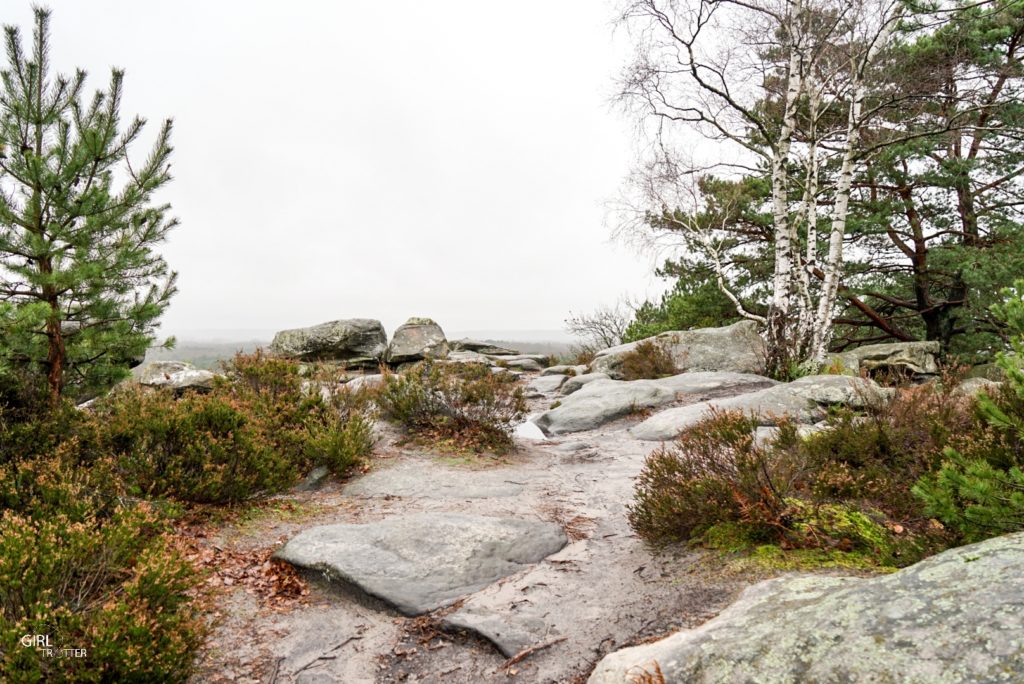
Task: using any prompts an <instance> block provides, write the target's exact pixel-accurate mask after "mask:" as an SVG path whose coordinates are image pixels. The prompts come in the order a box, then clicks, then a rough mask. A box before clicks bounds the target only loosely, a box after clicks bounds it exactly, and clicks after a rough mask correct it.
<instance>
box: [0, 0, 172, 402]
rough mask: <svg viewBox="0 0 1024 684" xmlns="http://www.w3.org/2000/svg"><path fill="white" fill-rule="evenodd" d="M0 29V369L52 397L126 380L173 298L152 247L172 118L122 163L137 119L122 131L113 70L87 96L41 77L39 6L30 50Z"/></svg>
mask: <svg viewBox="0 0 1024 684" xmlns="http://www.w3.org/2000/svg"><path fill="white" fill-rule="evenodd" d="M5 32H6V35H5V43H6V51H7V62H8V64H7V68H6V70H4V71H3V72H2V73H0V179H2V180H3V182H4V183H5V188H6V190H5V192H3V193H0V374H3V373H6V372H11V371H12V370H18V369H20V370H27V371H28V372H31V373H38V375H39V376H40V377H41V378H45V379H46V383H47V386H48V391H49V394H50V401H51V403H52V404H53V405H56V404H57V400H58V398H59V397H60V395H61V394H62V393H63V392H64V391H65V389H66V390H67V391H69V392H70V393H71V395H72V396H82V395H87V394H90V393H95V392H97V391H100V390H102V389H104V388H107V387H109V386H111V385H112V384H113V383H114V382H116V381H117V380H119V379H120V378H122V377H125V376H126V374H127V368H128V366H129V364H130V363H131V362H132V361H137V360H141V359H142V358H143V356H144V354H145V351H146V348H147V347H149V346H150V344H151V342H152V341H153V338H154V330H155V325H156V321H157V319H158V318H159V316H160V315H161V313H162V312H163V311H164V309H165V308H166V307H167V305H168V302H169V300H170V298H171V296H172V295H173V294H174V292H175V286H174V281H175V274H174V273H172V272H170V271H169V270H168V268H167V265H166V263H165V262H164V260H163V259H162V258H161V257H160V256H159V255H158V254H157V253H156V252H155V251H154V248H155V247H156V246H157V245H158V244H159V243H161V242H162V241H163V240H164V239H165V237H166V236H167V234H168V231H170V230H171V228H173V227H174V226H175V224H176V220H174V219H172V218H169V216H168V212H169V206H168V205H165V204H156V203H154V194H155V193H157V192H158V191H159V190H160V189H161V188H163V187H164V186H165V185H166V184H167V183H168V182H169V181H170V179H171V176H170V172H169V163H168V161H169V158H170V154H171V146H170V135H171V122H170V121H169V120H168V121H166V122H164V124H163V126H162V127H161V129H160V131H159V132H158V134H157V136H156V140H155V143H154V145H153V148H152V150H151V151H150V153H149V155H148V157H146V158H145V159H143V160H141V161H137V162H136V163H135V164H133V165H129V161H128V154H129V150H130V149H131V147H132V145H133V143H135V142H136V141H137V140H138V139H139V136H140V135H141V133H142V131H143V127H144V121H143V120H142V119H139V118H135V119H134V120H132V121H130V122H129V123H128V124H127V125H122V122H121V118H120V111H119V110H120V106H121V101H122V99H123V93H122V85H123V79H124V74H123V72H122V71H120V70H117V69H115V70H114V71H113V72H112V75H111V80H110V85H109V88H108V90H106V91H100V92H97V93H96V94H95V95H94V96H93V97H92V98H88V97H87V96H85V94H84V84H85V72H84V71H77V72H75V74H74V75H73V76H70V77H69V76H64V75H54V74H53V73H52V72H51V65H50V55H49V52H50V50H49V12H48V11H47V10H43V9H37V10H36V12H35V26H34V44H33V46H32V50H31V53H30V54H26V53H25V51H24V50H23V48H22V45H21V39H20V36H19V32H18V29H17V28H15V27H12V26H8V27H6V29H5ZM118 179H125V180H124V182H123V184H121V185H119V184H118V183H117V182H115V181H116V180H118Z"/></svg>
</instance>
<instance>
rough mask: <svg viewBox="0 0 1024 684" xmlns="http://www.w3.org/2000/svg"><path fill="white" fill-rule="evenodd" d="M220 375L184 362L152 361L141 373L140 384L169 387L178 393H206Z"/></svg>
mask: <svg viewBox="0 0 1024 684" xmlns="http://www.w3.org/2000/svg"><path fill="white" fill-rule="evenodd" d="M218 375H219V374H218V373H214V372H213V371H208V370H199V369H198V368H196V367H195V366H193V365H192V364H191V363H185V362H184V361H152V362H150V363H148V364H146V366H144V367H143V368H142V370H141V371H140V373H139V376H138V383H139V384H140V385H143V386H145V387H169V388H171V389H173V390H174V391H176V392H184V391H185V390H197V391H200V392H206V391H209V390H210V389H212V388H213V383H214V380H215V379H216V378H217V377H218Z"/></svg>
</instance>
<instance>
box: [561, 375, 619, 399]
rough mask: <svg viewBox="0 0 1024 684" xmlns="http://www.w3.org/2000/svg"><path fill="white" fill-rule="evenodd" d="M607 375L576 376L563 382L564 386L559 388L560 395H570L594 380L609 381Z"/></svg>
mask: <svg viewBox="0 0 1024 684" xmlns="http://www.w3.org/2000/svg"><path fill="white" fill-rule="evenodd" d="M610 379H611V378H609V377H608V374H607V373H585V374H583V375H577V376H574V377H571V378H569V379H568V380H566V381H565V384H564V385H562V387H561V393H562V394H564V395H568V394H572V393H573V392H575V391H576V390H578V389H579V388H581V387H583V386H584V385H586V384H587V383H590V382H593V381H594V380H610Z"/></svg>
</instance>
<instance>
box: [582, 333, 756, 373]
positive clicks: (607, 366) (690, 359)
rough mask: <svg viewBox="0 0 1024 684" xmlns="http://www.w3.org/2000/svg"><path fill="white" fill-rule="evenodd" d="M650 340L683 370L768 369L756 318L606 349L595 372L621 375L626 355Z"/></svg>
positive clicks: (597, 359) (595, 364) (599, 355)
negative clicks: (754, 320)
mask: <svg viewBox="0 0 1024 684" xmlns="http://www.w3.org/2000/svg"><path fill="white" fill-rule="evenodd" d="M647 341H649V342H652V343H654V344H656V345H658V346H660V347H662V348H663V349H665V351H667V352H668V353H669V355H670V356H671V357H672V361H673V362H674V363H675V365H676V368H677V369H679V370H680V371H732V372H734V373H763V372H764V359H765V354H764V342H763V341H762V340H761V336H760V335H759V334H758V332H757V324H756V323H754V322H753V321H740V322H738V323H733V324H732V325H727V326H724V327H721V328H701V329H699V330H676V331H671V332H664V333H661V334H660V335H656V336H655V337H650V338H648V339H647V340H640V341H638V342H630V343H628V344H620V345H619V346H617V347H611V348H609V349H603V350H601V351H599V352H598V353H597V355H596V357H595V358H594V360H593V362H592V363H591V364H590V370H591V372H593V373H607V374H608V375H610V376H611V377H613V378H621V377H622V376H621V373H620V370H619V369H620V367H621V365H622V358H623V357H624V356H625V355H626V354H628V353H630V352H632V351H634V350H635V349H636V347H637V345H638V344H640V343H641V342H647Z"/></svg>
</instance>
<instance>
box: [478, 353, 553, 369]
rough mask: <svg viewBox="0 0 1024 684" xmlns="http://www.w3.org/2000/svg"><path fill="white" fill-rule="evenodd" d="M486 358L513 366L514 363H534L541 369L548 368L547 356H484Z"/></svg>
mask: <svg viewBox="0 0 1024 684" xmlns="http://www.w3.org/2000/svg"><path fill="white" fill-rule="evenodd" d="M484 356H488V357H491V360H492V361H495V362H501V363H507V364H509V365H512V363H513V362H514V361H533V362H534V363H536V364H537V365H538V366H540V367H541V368H546V367H547V365H548V360H549V358H550V357H548V356H547V355H545V354H513V355H511V356H505V355H500V354H484Z"/></svg>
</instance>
